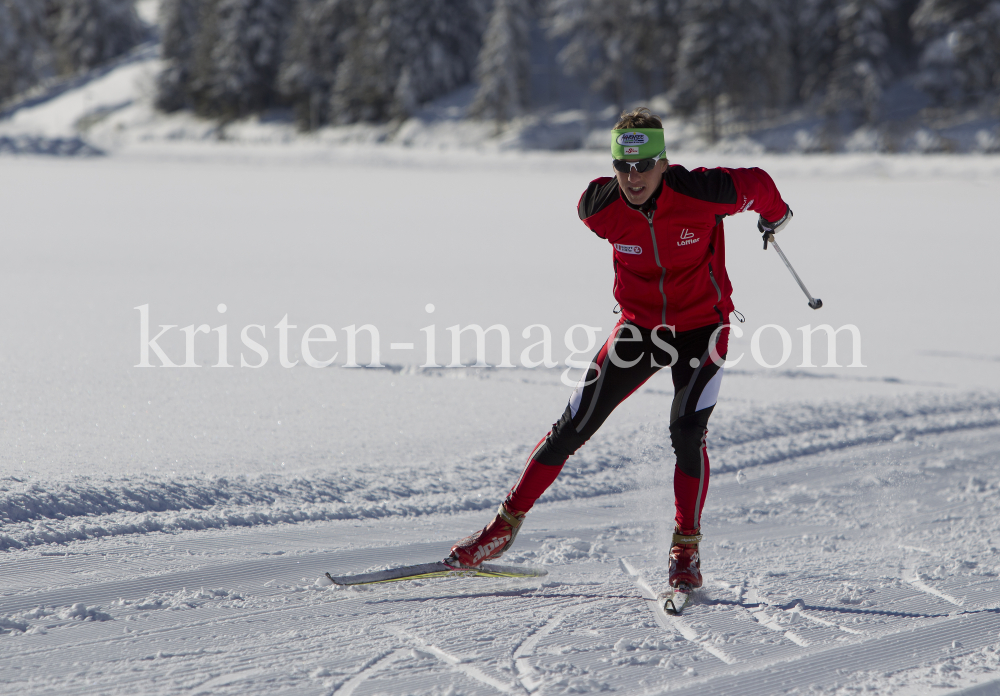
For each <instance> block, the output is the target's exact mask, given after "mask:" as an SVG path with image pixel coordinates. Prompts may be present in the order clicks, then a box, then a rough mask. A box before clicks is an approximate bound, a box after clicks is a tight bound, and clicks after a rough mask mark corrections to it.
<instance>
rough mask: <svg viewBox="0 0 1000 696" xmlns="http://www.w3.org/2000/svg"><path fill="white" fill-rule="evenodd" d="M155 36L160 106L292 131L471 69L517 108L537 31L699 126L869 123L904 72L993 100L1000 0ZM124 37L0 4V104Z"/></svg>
mask: <svg viewBox="0 0 1000 696" xmlns="http://www.w3.org/2000/svg"><path fill="white" fill-rule="evenodd" d="M160 31H161V38H162V57H163V59H164V67H163V70H162V72H161V73H160V75H159V76H158V79H157V95H156V100H157V106H158V107H159V108H160V109H162V110H164V111H175V110H178V109H191V110H193V111H194V112H196V113H198V114H200V115H203V116H206V117H209V118H215V119H220V120H229V119H234V118H240V117H243V116H246V115H248V114H253V113H260V112H262V111H264V110H266V109H269V108H272V107H275V106H285V107H289V106H290V107H291V108H292V109H293V110H294V113H295V118H296V120H297V122H298V124H299V126H300V127H301V128H303V129H316V128H318V127H321V126H323V125H327V124H345V123H353V122H359V121H366V122H380V121H388V120H392V119H401V118H405V117H406V116H408V115H410V114H412V113H414V111H415V110H416V109H417V108H418V107H419V106H420V105H421V104H422V103H425V102H427V101H429V100H431V99H434V98H435V97H437V96H440V95H442V94H445V93H447V92H449V91H451V90H453V89H455V88H456V87H458V86H461V85H463V84H466V83H470V82H473V83H475V84H476V85H477V90H476V93H475V97H474V99H473V101H472V103H471V106H470V108H469V115H470V116H472V117H478V118H484V119H496V120H498V121H504V120H507V119H510V118H512V117H515V116H517V115H519V114H522V113H525V112H526V111H528V110H529V109H530V108H532V106H533V105H532V104H531V98H530V95H531V90H530V85H531V62H530V56H531V51H532V46H533V42H537V41H539V40H543V41H547V42H549V43H550V44H552V45H555V46H557V47H558V53H557V62H558V67H559V69H560V70H561V71H562V72H563V73H564V74H565V75H567V76H572V77H573V78H574V79H576V80H579V81H582V82H583V83H584V84H585V85H586V87H587V88H588V89H589V90H591V91H592V92H595V93H598V94H600V95H602V96H603V98H605V99H606V100H607V101H608V102H610V103H612V104H615V105H618V106H622V105H624V103H625V101H626V99H627V98H630V96H631V98H636V97H640V96H641V97H646V98H648V97H650V96H652V95H653V94H666V95H667V97H668V99H669V100H670V103H671V105H672V107H673V108H674V110H675V111H677V112H678V113H680V114H682V115H689V116H692V115H696V114H697V115H701V116H703V117H704V118H705V120H706V123H707V124H708V130H709V132H710V134H711V135H712V136H713V137H714V135H715V134H716V133H717V130H718V126H717V121H718V118H719V116H720V114H722V113H726V114H728V115H729V116H730V117H732V116H735V117H736V118H742V119H752V118H756V117H760V116H763V115H767V114H770V113H776V112H780V111H781V110H785V109H789V108H793V107H796V106H801V105H811V106H812V107H815V108H816V109H817V110H818V111H820V112H821V113H824V114H827V115H830V116H833V115H836V114H844V113H848V114H852V115H853V116H854V117H855V119H856V120H857V121H859V122H867V123H876V122H878V121H879V120H880V118H882V116H883V114H881V113H880V105H881V103H882V101H883V100H882V97H883V93H884V91H885V89H886V88H887V86H888V85H889V84H890V83H891V82H892V81H893V80H894V79H896V78H898V77H902V76H913V78H914V80H915V84H916V85H917V86H918V87H919V88H920V89H922V90H923V91H924V92H925V93H926V94H927V95H928V96H929V97H930V99H931V100H932V103H933V104H935V105H937V106H944V107H963V108H964V107H970V106H982V105H995V104H996V103H997V98H998V96H1000V0H544V1H541V2H529V0H294V1H292V0H163V2H162V4H161V19H160ZM140 33H141V28H140V27H139V24H138V20H137V19H136V18H135V12H134V9H133V7H132V2H131V1H130V0H0V99H3V98H4V97H5V96H9V95H11V94H14V93H17V92H18V91H19V90H23V89H24V88H25V86H26V85H30V84H31V82H32V81H33V80H37V79H39V76H40V75H44V74H46V73H66V72H72V71H75V70H80V69H85V68H87V67H88V66H91V65H94V64H97V63H99V62H100V61H101V60H107V59H108V58H109V57H111V56H113V55H116V53H120V52H121V51H123V50H127V48H128V47H130V46H131V45H134V44H135V42H136V41H137V40H138V38H137V37H138V36H139V34H140ZM539 37H541V39H539ZM534 106H540V105H538V104H536V105H534Z"/></svg>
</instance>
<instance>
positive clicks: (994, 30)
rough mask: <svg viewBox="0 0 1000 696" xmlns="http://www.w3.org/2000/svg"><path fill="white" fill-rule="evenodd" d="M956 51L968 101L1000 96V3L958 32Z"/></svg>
mask: <svg viewBox="0 0 1000 696" xmlns="http://www.w3.org/2000/svg"><path fill="white" fill-rule="evenodd" d="M956 34H957V37H956V39H955V40H954V42H953V45H952V51H953V53H954V54H955V66H956V68H957V72H958V79H959V84H960V85H961V88H962V91H963V92H964V95H965V98H966V100H967V101H969V102H972V103H978V102H981V101H983V100H984V99H987V98H991V97H996V96H997V95H998V94H1000V2H991V3H990V4H989V5H987V6H986V7H985V8H983V10H982V11H981V12H979V13H978V14H977V15H976V16H975V17H974V18H973V19H972V20H970V21H967V22H963V23H962V25H961V27H960V29H958V30H957V32H956Z"/></svg>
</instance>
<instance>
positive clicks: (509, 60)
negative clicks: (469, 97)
mask: <svg viewBox="0 0 1000 696" xmlns="http://www.w3.org/2000/svg"><path fill="white" fill-rule="evenodd" d="M530 11H531V8H530V6H529V5H528V1H527V0H496V2H495V3H494V5H493V13H492V14H491V15H490V20H489V24H488V26H487V27H486V33H485V34H484V35H483V47H482V49H481V50H480V51H479V62H478V65H477V66H476V77H477V79H478V80H479V89H478V90H477V91H476V96H475V98H474V99H473V101H472V105H471V106H470V107H469V114H470V115H471V116H476V117H480V118H492V119H496V121H497V123H498V124H499V123H500V122H502V121H506V120H508V119H510V118H511V117H513V116H517V115H519V114H521V113H522V112H523V111H524V110H525V108H526V107H527V106H528V98H529V91H528V90H529V87H530V80H531V62H530V56H529V51H530V48H531V45H530V36H529V28H528V26H529V25H528V22H529V14H528V13H529V12H530Z"/></svg>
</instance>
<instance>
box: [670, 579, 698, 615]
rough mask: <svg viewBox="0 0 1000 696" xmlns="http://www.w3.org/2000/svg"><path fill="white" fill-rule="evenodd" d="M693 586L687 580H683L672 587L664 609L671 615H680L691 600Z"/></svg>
mask: <svg viewBox="0 0 1000 696" xmlns="http://www.w3.org/2000/svg"><path fill="white" fill-rule="evenodd" d="M693 589H694V588H692V587H691V586H690V585H689V584H687V583H686V582H682V583H680V584H678V585H677V587H672V588H671V589H670V592H669V593H668V594H667V597H666V601H665V602H664V603H663V610H664V611H665V612H667V614H668V615H670V616H680V613H681V612H682V611H684V608H685V607H686V606H687V605H688V602H690V601H691V591H692V590H693Z"/></svg>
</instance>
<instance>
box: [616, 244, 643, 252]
mask: <svg viewBox="0 0 1000 696" xmlns="http://www.w3.org/2000/svg"><path fill="white" fill-rule="evenodd" d="M615 249H617V250H618V251H620V252H621V253H623V254H641V253H642V247H641V246H639V245H638V244H615Z"/></svg>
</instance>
